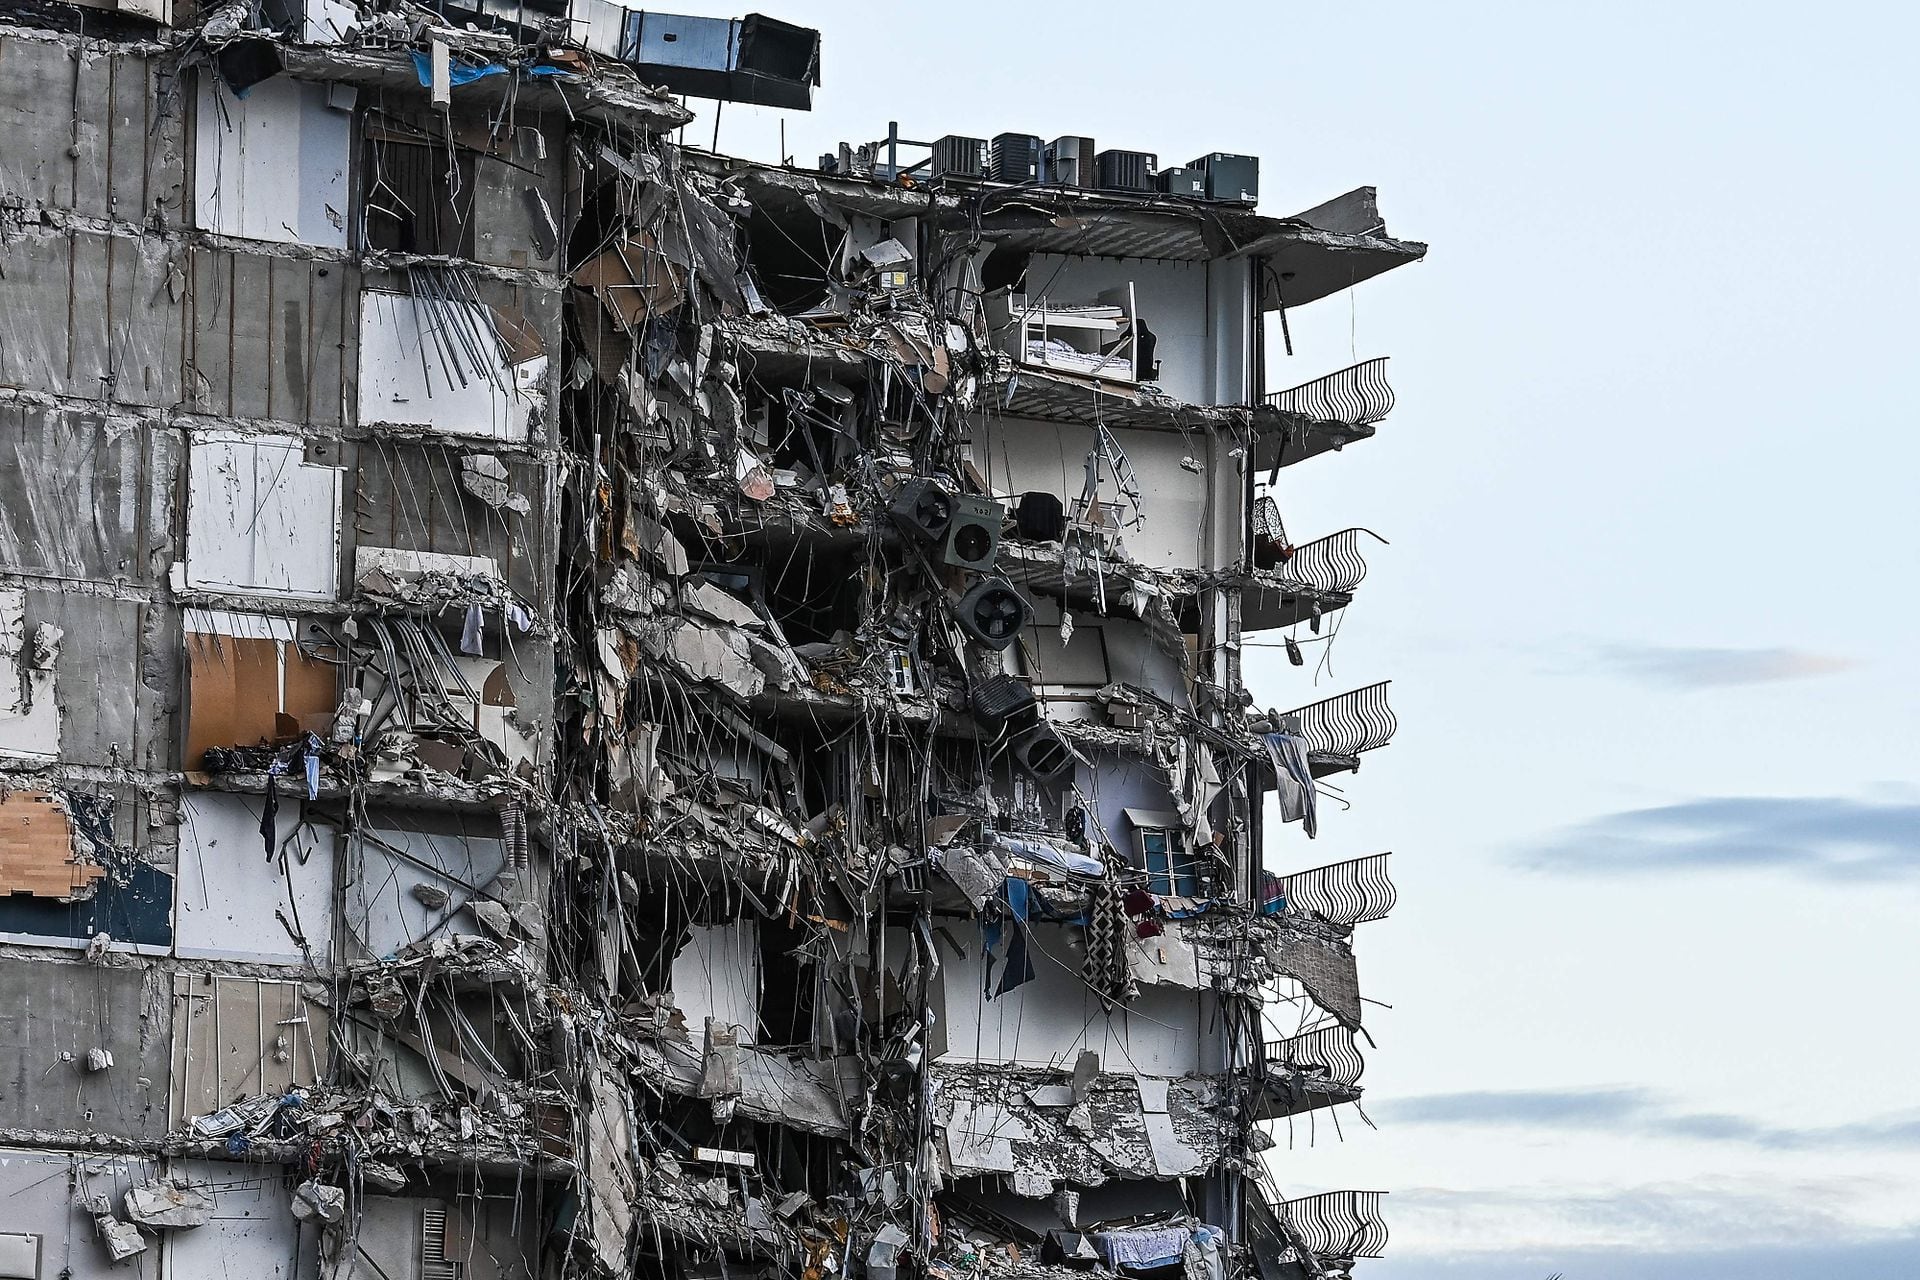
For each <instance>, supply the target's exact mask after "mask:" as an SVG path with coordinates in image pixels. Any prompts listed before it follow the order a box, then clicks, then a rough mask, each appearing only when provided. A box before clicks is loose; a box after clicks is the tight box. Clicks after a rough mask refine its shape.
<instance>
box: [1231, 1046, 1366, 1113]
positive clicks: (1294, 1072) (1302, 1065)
mask: <svg viewBox="0 0 1920 1280" xmlns="http://www.w3.org/2000/svg"><path fill="white" fill-rule="evenodd" d="M1265 1057H1266V1065H1267V1074H1266V1078H1265V1080H1263V1081H1262V1082H1261V1083H1262V1088H1261V1092H1260V1096H1259V1097H1257V1098H1255V1099H1254V1103H1253V1116H1254V1119H1256V1120H1280V1119H1284V1118H1285V1117H1287V1116H1297V1115H1300V1114H1301V1113H1302V1112H1307V1111H1314V1110H1317V1109H1319V1108H1321V1107H1332V1106H1338V1105H1339V1104H1340V1103H1342V1102H1356V1101H1358V1100H1359V1098H1360V1087H1359V1080H1360V1073H1361V1072H1363V1071H1365V1070H1366V1066H1367V1064H1366V1062H1365V1060H1364V1059H1362V1058H1361V1056H1360V1047H1359V1046H1358V1045H1356V1044H1355V1043H1354V1037H1353V1032H1352V1030H1351V1029H1349V1028H1347V1027H1343V1026H1341V1025H1340V1024H1339V1023H1337V1022H1336V1023H1331V1024H1329V1025H1327V1026H1324V1027H1321V1028H1319V1029H1318V1030H1316V1031H1307V1032H1303V1033H1301V1034H1300V1035H1297V1036H1289V1037H1288V1038H1287V1039H1285V1040H1269V1041H1267V1044H1266V1050H1265Z"/></svg>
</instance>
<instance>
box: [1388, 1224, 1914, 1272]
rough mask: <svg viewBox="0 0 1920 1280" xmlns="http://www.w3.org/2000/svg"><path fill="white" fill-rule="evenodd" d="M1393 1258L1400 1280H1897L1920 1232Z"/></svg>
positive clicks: (1908, 1266)
mask: <svg viewBox="0 0 1920 1280" xmlns="http://www.w3.org/2000/svg"><path fill="white" fill-rule="evenodd" d="M1389 1256H1391V1257H1392V1258H1393V1263H1392V1268H1393V1280H1541V1277H1543V1276H1550V1275H1553V1274H1555V1273H1556V1272H1557V1273H1559V1274H1561V1275H1564V1276H1566V1277H1567V1280H1616V1278H1622V1280H1625V1278H1630V1280H1755V1278H1756V1277H1766V1278H1767V1280H1896V1277H1911V1276H1920V1234H1899V1235H1888V1236H1885V1237H1881V1238H1874V1239H1865V1240H1838V1241H1823V1240H1811V1241H1807V1240H1802V1241H1796V1242H1792V1243H1782V1244H1776V1245H1763V1246H1760V1247H1757V1248H1756V1247H1752V1246H1749V1245H1746V1244H1745V1243H1744V1242H1743V1243H1740V1244H1734V1245H1730V1246H1728V1247H1725V1248H1719V1249H1649V1248H1646V1247H1644V1246H1634V1247H1631V1248H1626V1247H1623V1248H1616V1249H1515V1250H1499V1251H1474V1252H1460V1253H1447V1254H1433V1255H1425V1256H1422V1255H1419V1254H1415V1255H1413V1256H1405V1255H1404V1254H1403V1253H1402V1252H1400V1251H1395V1252H1394V1253H1393V1254H1391V1255H1389Z"/></svg>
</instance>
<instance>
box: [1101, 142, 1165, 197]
mask: <svg viewBox="0 0 1920 1280" xmlns="http://www.w3.org/2000/svg"><path fill="white" fill-rule="evenodd" d="M1153 163H1154V155H1153V153H1152V152H1151V151H1102V152H1101V153H1100V156H1099V159H1098V160H1097V161H1095V167H1096V169H1097V170H1098V183H1097V185H1098V186H1099V188H1100V189H1101V190H1102V191H1151V190H1153Z"/></svg>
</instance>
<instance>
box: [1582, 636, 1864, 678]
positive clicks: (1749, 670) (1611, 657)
mask: <svg viewBox="0 0 1920 1280" xmlns="http://www.w3.org/2000/svg"><path fill="white" fill-rule="evenodd" d="M1594 656H1595V660H1596V661H1597V662H1598V663H1599V664H1600V665H1601V666H1602V667H1606V668H1609V669H1611V670H1612V671H1614V672H1615V673H1617V674H1619V675H1623V676H1627V677H1629V678H1631V679H1635V680H1640V681H1642V682H1644V683H1646V684H1653V685H1660V686H1662V687H1665V688H1669V689H1714V688H1720V687H1723V686H1726V685H1736V684H1773V683H1777V682H1778V681H1782V680H1806V679H1810V678H1812V677H1814V676H1830V675H1833V674H1835V673H1836V672H1840V671H1847V670H1851V669H1852V668H1853V667H1856V666H1858V665H1859V664H1858V663H1856V662H1854V661H1853V660H1852V659H1851V658H1840V657H1835V656H1833V655H1831V654H1824V653H1809V652H1807V651H1806V650H1804V649H1708V648H1681V647H1669V646H1663V645H1636V644H1603V645H1600V646H1599V647H1598V648H1597V649H1596V650H1595V655H1594Z"/></svg>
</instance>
